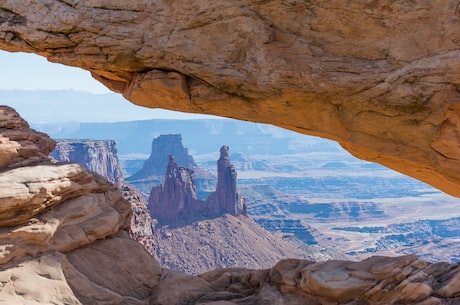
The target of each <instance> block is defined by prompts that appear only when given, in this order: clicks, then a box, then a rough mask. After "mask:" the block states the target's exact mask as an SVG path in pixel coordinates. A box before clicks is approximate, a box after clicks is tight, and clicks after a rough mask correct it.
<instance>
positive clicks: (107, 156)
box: [50, 140, 123, 186]
mask: <svg viewBox="0 0 460 305" xmlns="http://www.w3.org/2000/svg"><path fill="white" fill-rule="evenodd" d="M50 156H51V157H53V158H54V159H56V160H57V161H60V162H74V163H78V164H80V165H81V166H83V167H84V168H85V169H87V170H88V171H92V172H96V173H98V174H99V175H101V176H103V177H105V178H106V179H107V180H109V181H110V182H112V183H114V184H115V185H117V186H119V185H121V184H122V182H123V170H122V169H121V164H120V161H119V160H118V149H117V144H116V143H115V141H113V140H57V142H56V147H55V148H54V150H53V151H52V152H51V154H50Z"/></svg>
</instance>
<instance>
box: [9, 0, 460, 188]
mask: <svg viewBox="0 0 460 305" xmlns="http://www.w3.org/2000/svg"><path fill="white" fill-rule="evenodd" d="M459 12H460V9H459V2H458V0H433V1H402V0H399V1H392V2H391V3H388V2H387V1H359V2H354V3H349V1H343V0H333V1H327V2H325V1H322V0H310V1H302V2H298V1H249V0H239V1H230V2H229V1H224V0H219V1H185V0H180V1H173V2H171V1H131V2H123V1H105V0H91V1H73V0H72V1H71V0H68V1H67V0H66V1H58V0H46V1H45V0H41V1H8V0H5V1H2V2H0V48H1V49H3V50H7V51H25V52H33V53H37V54H40V55H42V56H45V57H47V58H48V59H49V60H51V61H54V62H59V63H63V64H66V65H71V66H78V67H81V68H83V69H86V70H89V71H91V73H92V75H93V76H94V77H95V78H96V79H98V80H99V81H101V82H102V83H104V84H105V85H106V86H107V87H109V88H110V89H111V90H113V91H116V92H120V93H122V94H123V95H124V96H125V97H126V98H127V99H129V100H130V101H132V102H134V103H135V104H138V105H143V106H147V107H161V108H167V109H173V110H180V111H187V112H196V113H210V114H217V115H221V116H227V117H233V118H239V119H245V120H252V121H257V122H266V123H271V124H275V125H278V126H281V127H285V128H289V129H293V130H296V131H299V132H302V133H306V134H312V135H319V136H323V137H327V138H330V139H333V140H336V141H338V142H340V143H341V144H342V146H343V147H344V148H345V149H347V150H349V151H350V152H351V153H353V154H354V155H356V156H357V157H360V158H363V159H367V160H370V161H375V162H379V163H382V164H384V165H387V166H389V167H391V168H393V169H395V170H398V171H400V172H403V173H406V174H408V175H411V176H413V177H415V178H418V179H420V180H423V181H425V182H428V183H430V184H432V185H433V186H435V187H437V188H439V189H441V190H444V191H445V192H447V193H450V194H452V195H456V196H460V191H459V190H460V187H459V184H460V165H459V160H460V150H459V147H460V137H459V134H458V130H459V125H460V117H459V111H460V110H459V105H458V100H459V99H460V93H459V89H458V88H459V85H460V75H459V71H460V69H459V68H460V48H459V41H460V31H458V25H459V23H460V13H459Z"/></svg>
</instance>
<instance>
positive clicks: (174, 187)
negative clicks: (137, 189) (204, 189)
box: [148, 155, 207, 223]
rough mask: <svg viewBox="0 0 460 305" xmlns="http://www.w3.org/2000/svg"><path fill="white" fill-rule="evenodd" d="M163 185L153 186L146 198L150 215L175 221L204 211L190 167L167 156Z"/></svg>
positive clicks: (161, 220)
mask: <svg viewBox="0 0 460 305" xmlns="http://www.w3.org/2000/svg"><path fill="white" fill-rule="evenodd" d="M168 158H169V159H168V165H167V168H166V175H165V180H164V184H163V185H161V184H160V185H158V186H154V187H153V188H152V191H151V192H150V195H149V199H148V208H149V211H150V215H151V216H152V217H153V218H155V219H158V220H159V221H160V222H161V223H163V222H177V221H178V220H181V219H189V218H190V217H192V218H194V217H196V214H197V213H200V211H201V212H202V213H206V212H207V211H206V206H205V203H204V201H202V200H199V199H198V198H197V195H196V188H195V181H194V180H195V178H194V175H193V171H192V170H191V169H188V168H185V167H183V166H179V165H177V163H176V162H174V157H173V156H172V155H170V156H169V157H168Z"/></svg>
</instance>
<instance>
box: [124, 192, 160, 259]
mask: <svg viewBox="0 0 460 305" xmlns="http://www.w3.org/2000/svg"><path fill="white" fill-rule="evenodd" d="M121 195H122V196H123V199H125V200H126V201H128V202H129V204H130V205H131V210H132V212H133V217H132V218H131V225H130V228H129V236H130V237H131V238H132V239H134V240H136V241H138V242H139V243H140V244H141V245H142V246H143V247H144V249H145V250H147V252H148V253H150V255H152V256H153V255H155V253H156V252H155V251H156V250H157V248H158V247H157V243H156V242H155V238H154V233H155V226H156V224H157V221H156V220H155V219H153V218H151V217H150V213H149V210H148V209H147V203H145V202H144V201H143V200H142V199H141V197H140V196H139V195H138V194H137V192H136V190H135V189H134V188H133V187H131V186H130V185H127V184H124V185H123V186H122V187H121Z"/></svg>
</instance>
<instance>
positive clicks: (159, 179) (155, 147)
mask: <svg viewBox="0 0 460 305" xmlns="http://www.w3.org/2000/svg"><path fill="white" fill-rule="evenodd" d="M170 155H172V156H174V160H175V162H177V163H178V164H180V165H181V166H183V167H185V168H188V169H190V170H193V171H194V173H195V177H196V178H198V179H199V180H200V182H201V180H203V179H205V180H206V179H215V178H214V177H212V175H211V174H209V173H207V172H206V171H204V170H203V169H201V168H199V167H198V166H197V164H196V163H195V161H194V160H193V157H192V156H190V155H189V154H188V150H187V148H186V147H184V145H183V143H182V135H180V134H166V135H160V136H159V137H157V138H154V139H153V141H152V151H151V153H150V157H149V158H148V159H147V160H146V161H145V162H144V165H143V167H142V169H141V170H139V171H138V172H137V173H135V174H134V175H132V176H130V177H127V178H126V179H125V180H126V181H127V182H129V183H130V184H131V185H133V186H134V187H136V189H137V190H139V191H140V192H142V193H144V194H146V196H148V194H149V193H150V190H151V189H152V187H153V186H155V185H158V184H162V183H164V181H165V180H164V178H165V172H166V170H167V165H168V163H167V162H166V160H168V157H169V156H170Z"/></svg>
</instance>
